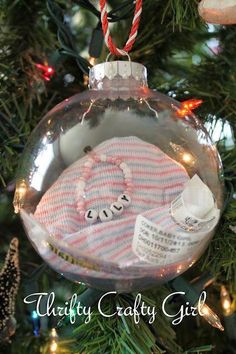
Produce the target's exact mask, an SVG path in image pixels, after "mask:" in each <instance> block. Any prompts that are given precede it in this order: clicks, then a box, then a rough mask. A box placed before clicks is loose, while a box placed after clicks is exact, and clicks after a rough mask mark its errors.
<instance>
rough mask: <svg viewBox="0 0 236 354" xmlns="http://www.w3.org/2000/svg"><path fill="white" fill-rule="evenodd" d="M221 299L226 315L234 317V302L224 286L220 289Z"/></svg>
mask: <svg viewBox="0 0 236 354" xmlns="http://www.w3.org/2000/svg"><path fill="white" fill-rule="evenodd" d="M220 299H221V305H222V308H223V312H224V315H225V316H230V315H232V313H233V312H234V309H233V307H232V301H231V298H230V294H229V292H228V290H227V289H226V287H225V286H224V285H222V286H221V289H220Z"/></svg>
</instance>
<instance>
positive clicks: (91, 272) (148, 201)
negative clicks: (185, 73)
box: [14, 61, 223, 291]
mask: <svg viewBox="0 0 236 354" xmlns="http://www.w3.org/2000/svg"><path fill="white" fill-rule="evenodd" d="M89 87H90V89H89V90H88V91H85V92H83V93H80V94H77V95H75V96H73V97H70V98H68V99H66V100H64V101H63V102H62V103H60V104H58V105H57V106H56V107H54V108H53V109H52V110H51V111H50V112H48V113H47V115H46V116H45V117H44V118H43V119H42V121H41V122H40V123H39V125H38V126H37V127H36V129H35V130H34V131H33V133H32V135H31V137H30V139H29V142H28V145H27V147H26V148H25V152H24V154H23V158H22V161H21V164H20V168H19V173H18V179H17V187H16V192H15V198H14V206H15V211H16V212H20V215H21V218H22V220H23V224H24V227H25V230H26V233H27V235H28V237H29V239H30V241H31V242H32V244H33V246H34V247H35V249H36V251H37V252H38V253H39V254H40V255H41V256H42V258H43V259H44V260H45V261H46V262H48V263H49V264H50V266H51V267H52V268H54V269H55V270H56V271H57V272H59V273H61V274H63V275H64V276H65V277H66V278H69V279H71V280H73V281H76V282H84V283H86V284H88V285H89V286H92V287H95V288H101V289H104V290H105V289H115V290H117V291H131V290H141V289H145V288H147V287H150V286H153V285H156V284H158V283H163V282H166V281H168V280H170V279H172V278H174V277H176V276H177V275H179V274H181V273H183V272H184V271H185V270H187V269H188V268H189V267H190V266H192V265H193V264H194V262H195V261H196V260H197V259H198V258H199V257H200V256H201V254H202V253H203V251H204V250H205V249H206V247H207V245H208V243H209V242H210V240H211V238H212V236H213V234H214V228H215V225H216V224H217V221H218V217H215V216H214V217H212V214H211V213H210V214H209V210H208V209H207V208H208V204H210V203H211V204H212V203H213V202H212V201H213V200H214V208H215V210H217V211H218V212H219V210H220V209H221V206H222V191H223V187H222V182H221V179H222V167H221V161H220V158H219V155H218V152H217V149H216V147H215V145H214V144H213V143H212V141H211V139H210V137H209V135H208V134H207V132H206V130H205V128H204V127H203V125H202V124H201V122H200V120H199V119H198V118H197V117H196V116H195V115H194V114H192V112H191V111H190V110H187V111H186V109H183V107H182V105H181V103H179V102H177V101H175V100H173V99H171V98H169V97H167V96H165V95H163V94H161V93H158V92H156V91H153V90H150V89H149V88H148V85H147V73H146V68H145V67H144V66H143V65H141V64H137V63H133V62H130V61H127V62H122V61H115V62H106V63H102V64H98V65H96V66H95V67H93V68H92V69H91V70H90V78H89ZM194 176H195V177H194ZM192 177H194V179H193V180H194V181H195V182H194V183H195V184H194V183H193V186H191V188H192V189H193V191H192V190H191V188H190V185H189V188H190V192H189V191H186V193H183V192H184V191H185V190H186V188H187V187H186V186H187V185H188V183H189V181H192V180H191V178H192ZM198 177H199V178H198ZM199 183H202V185H200V184H199ZM194 188H195V189H194ZM198 188H199V191H198ZM207 189H208V190H207ZM209 192H210V193H211V195H209ZM182 193H183V194H182ZM204 193H205V194H206V195H207V193H208V196H206V197H205V194H204ZM123 194H125V195H126V197H127V198H128V200H129V202H127V204H125V203H124V204H122V199H119V198H122V195H123ZM181 196H182V197H181ZM209 198H210V199H209ZM123 201H124V200H123ZM124 202H125V201H124ZM114 203H115V206H114ZM117 203H118V204H117ZM181 203H182V204H181ZM184 203H186V205H185V207H184V206H183V204H184ZM111 205H113V206H111ZM211 207H212V208H213V205H211ZM176 208H177V209H176ZM178 208H185V209H183V210H184V212H183V210H182V209H178ZM191 208H192V209H191ZM104 209H105V212H104ZM215 210H214V212H213V214H214V213H215ZM175 212H176V215H175ZM185 212H186V213H187V215H184V217H185V216H186V218H183V213H185ZM192 214H194V215H195V217H196V218H197V220H198V219H199V220H200V221H201V222H199V223H198V222H196V223H195V219H194V218H192ZM209 215H210V216H209ZM214 215H216V213H215V214H214ZM217 215H218V214H217ZM181 218H182V219H181ZM204 218H205V219H204ZM213 219H214V223H212V220H213ZM204 220H205V221H204ZM184 223H186V225H184ZM191 223H192V224H191ZM196 225H197V226H199V228H196ZM185 226H186V227H185Z"/></svg>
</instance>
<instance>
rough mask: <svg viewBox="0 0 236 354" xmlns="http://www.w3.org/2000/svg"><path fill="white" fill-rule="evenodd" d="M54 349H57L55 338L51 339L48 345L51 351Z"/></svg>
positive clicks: (54, 350) (53, 351)
mask: <svg viewBox="0 0 236 354" xmlns="http://www.w3.org/2000/svg"><path fill="white" fill-rule="evenodd" d="M56 350H57V342H56V341H55V340H53V341H52V343H51V345H50V351H51V353H55V352H56Z"/></svg>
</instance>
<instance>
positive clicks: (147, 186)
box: [87, 181, 183, 191]
mask: <svg viewBox="0 0 236 354" xmlns="http://www.w3.org/2000/svg"><path fill="white" fill-rule="evenodd" d="M111 184H112V186H114V187H123V186H124V183H123V182H114V181H113V182H112V183H110V185H111ZM104 186H107V183H106V181H104V182H103V183H101V182H100V183H98V184H96V185H95V187H96V189H100V188H102V187H104ZM182 186H183V182H178V183H175V184H169V185H164V186H159V185H157V184H154V185H150V184H141V183H135V189H146V190H149V189H154V190H155V189H157V190H163V188H164V189H174V188H176V187H182ZM95 187H94V183H93V182H92V183H91V184H90V185H89V186H88V187H87V191H91V189H94V188H95Z"/></svg>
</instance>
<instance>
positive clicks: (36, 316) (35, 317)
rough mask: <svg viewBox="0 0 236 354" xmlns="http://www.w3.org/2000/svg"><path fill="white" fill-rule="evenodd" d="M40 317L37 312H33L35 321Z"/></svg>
mask: <svg viewBox="0 0 236 354" xmlns="http://www.w3.org/2000/svg"><path fill="white" fill-rule="evenodd" d="M38 317H39V316H38V314H37V312H36V311H33V312H32V318H33V320H36V319H37V318H38Z"/></svg>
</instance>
